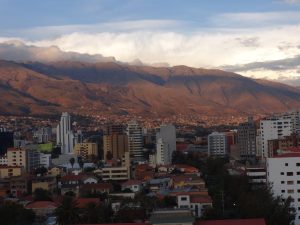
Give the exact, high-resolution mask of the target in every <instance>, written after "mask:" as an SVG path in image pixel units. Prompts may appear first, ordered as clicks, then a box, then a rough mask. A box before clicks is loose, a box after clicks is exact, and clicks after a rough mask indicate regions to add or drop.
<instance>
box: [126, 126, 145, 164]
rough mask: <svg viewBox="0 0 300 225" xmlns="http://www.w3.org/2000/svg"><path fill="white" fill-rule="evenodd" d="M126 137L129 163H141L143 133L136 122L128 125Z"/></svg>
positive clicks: (142, 158)
mask: <svg viewBox="0 0 300 225" xmlns="http://www.w3.org/2000/svg"><path fill="white" fill-rule="evenodd" d="M127 136H128V150H129V153H130V159H131V161H135V162H138V161H143V160H144V157H143V133H142V128H141V126H140V125H139V124H138V123H137V122H136V121H131V122H130V123H128V125H127Z"/></svg>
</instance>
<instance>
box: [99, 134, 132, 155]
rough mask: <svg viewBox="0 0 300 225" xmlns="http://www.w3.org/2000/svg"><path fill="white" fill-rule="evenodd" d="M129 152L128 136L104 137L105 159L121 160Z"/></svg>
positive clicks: (111, 135)
mask: <svg viewBox="0 0 300 225" xmlns="http://www.w3.org/2000/svg"><path fill="white" fill-rule="evenodd" d="M125 152H128V136H127V135H126V134H124V133H110V134H106V135H104V136H103V154H104V159H105V160H109V159H116V160H117V159H121V158H122V156H123V155H124V153H125Z"/></svg>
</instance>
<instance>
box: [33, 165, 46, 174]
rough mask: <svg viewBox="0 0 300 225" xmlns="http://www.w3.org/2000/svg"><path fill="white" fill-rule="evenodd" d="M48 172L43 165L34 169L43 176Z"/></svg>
mask: <svg viewBox="0 0 300 225" xmlns="http://www.w3.org/2000/svg"><path fill="white" fill-rule="evenodd" d="M47 172H48V170H47V169H46V168H45V167H43V166H42V167H38V168H36V169H35V171H34V173H35V175H38V174H40V175H41V176H44V175H45V174H46V173H47Z"/></svg>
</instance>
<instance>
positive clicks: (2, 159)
mask: <svg viewBox="0 0 300 225" xmlns="http://www.w3.org/2000/svg"><path fill="white" fill-rule="evenodd" d="M0 166H7V154H6V153H5V154H4V155H2V156H0Z"/></svg>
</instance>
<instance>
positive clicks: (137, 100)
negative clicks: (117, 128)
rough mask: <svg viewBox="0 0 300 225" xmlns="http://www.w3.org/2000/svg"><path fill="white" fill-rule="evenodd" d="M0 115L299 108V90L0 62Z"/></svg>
mask: <svg viewBox="0 0 300 225" xmlns="http://www.w3.org/2000/svg"><path fill="white" fill-rule="evenodd" d="M0 94H1V96H2V99H3V100H2V101H1V102H0V109H1V113H2V114H19V115H23V114H53V113H58V112H61V111H63V110H68V111H70V112H77V113H81V114H86V113H92V114H133V115H143V116H170V115H177V114H184V115H191V114H194V115H211V116H214V115H224V114H227V115H247V114H258V113H259V114H261V113H270V112H279V111H285V110H289V109H293V108H297V107H300V90H299V89H298V88H294V87H291V86H288V85H283V84H280V83H274V82H268V81H265V80H254V79H250V78H246V77H243V76H240V75H238V74H234V73H229V72H225V71H221V70H206V69H199V68H190V67H186V66H175V67H166V68H156V67H150V66H130V65H125V64H120V63H114V62H102V63H87V62H71V61H60V62H57V63H39V62H31V63H16V62H11V61H0Z"/></svg>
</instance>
